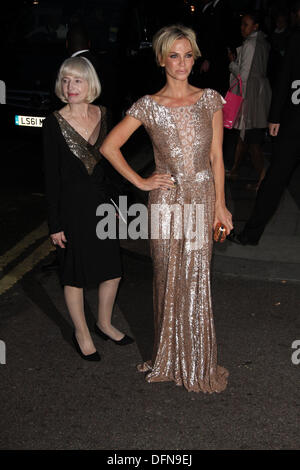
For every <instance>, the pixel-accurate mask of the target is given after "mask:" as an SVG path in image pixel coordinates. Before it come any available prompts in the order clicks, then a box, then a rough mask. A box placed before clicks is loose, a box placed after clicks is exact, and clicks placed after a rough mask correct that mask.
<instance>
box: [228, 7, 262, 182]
mask: <svg viewBox="0 0 300 470" xmlns="http://www.w3.org/2000/svg"><path fill="white" fill-rule="evenodd" d="M241 33H242V36H243V38H244V42H243V45H242V46H241V47H239V48H237V58H235V57H234V56H233V54H232V52H231V51H229V52H228V57H229V60H230V65H229V70H230V72H231V76H230V85H232V84H233V82H235V81H236V80H237V77H238V76H239V75H240V77H241V79H242V94H243V97H244V102H243V105H242V110H241V115H240V117H239V118H238V120H237V122H236V124H235V125H234V128H235V129H238V130H239V131H240V134H239V140H238V143H237V146H236V150H235V158H234V164H233V167H232V168H231V170H230V171H229V173H228V175H227V176H228V177H229V178H236V177H237V176H238V168H239V165H240V162H241V160H242V158H243V156H244V154H245V152H246V150H247V148H248V149H249V152H250V155H251V159H252V163H253V166H254V168H255V170H256V173H257V179H258V183H257V184H255V185H254V189H257V188H258V186H259V184H260V182H261V180H262V178H263V176H264V174H265V168H264V156H263V152H262V143H263V140H264V132H265V129H266V128H267V125H268V113H269V109H270V102H271V87H270V83H269V80H268V78H267V65H268V58H269V51H270V45H269V43H268V42H267V41H266V39H265V37H264V34H263V32H262V31H260V30H259V18H258V16H257V14H256V13H255V12H254V13H253V12H249V13H245V14H244V15H243V17H242V21H241ZM235 90H236V93H237V94H239V86H236V88H235Z"/></svg>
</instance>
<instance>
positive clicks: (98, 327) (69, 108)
mask: <svg viewBox="0 0 300 470" xmlns="http://www.w3.org/2000/svg"><path fill="white" fill-rule="evenodd" d="M100 91H101V85H100V82H99V79H98V76H97V74H96V72H95V69H94V68H93V66H92V64H91V63H90V62H89V61H88V60H87V59H86V58H84V57H74V58H70V59H67V60H66V61H65V62H64V63H63V64H62V66H61V68H60V70H59V73H58V77H57V81H56V88H55V92H56V94H57V96H58V97H59V98H60V99H61V100H62V101H63V102H64V103H66V106H64V107H63V108H62V109H60V110H59V111H55V112H54V113H53V114H51V115H50V116H48V117H47V118H46V119H45V121H44V126H43V132H44V160H45V183H46V197H47V202H48V214H49V228H50V237H51V240H52V243H53V244H54V245H55V246H56V247H57V252H58V258H59V264H60V279H61V283H62V285H63V286H64V295H65V301H66V304H67V307H68V310H69V313H70V316H71V318H72V321H73V323H74V327H75V330H74V334H73V341H74V344H75V347H76V349H77V352H78V353H79V354H80V356H81V357H82V358H83V359H86V360H92V361H99V360H100V355H99V353H98V352H97V351H96V348H95V346H94V343H93V340H92V338H91V335H90V332H89V329H88V326H87V323H86V319H85V314H84V297H83V288H84V287H88V286H99V308H98V321H97V322H96V323H95V332H96V333H97V334H98V335H99V336H100V337H101V338H102V339H104V340H107V339H111V340H112V341H114V342H115V344H118V345H125V344H129V343H131V342H132V341H133V340H132V339H131V338H129V337H128V336H127V335H124V334H123V333H121V332H120V331H119V330H117V329H116V328H115V327H114V326H113V325H112V324H111V314H112V309H113V305H114V301H115V297H116V293H117V289H118V285H119V281H120V278H121V261H120V253H119V244H118V240H117V239H111V238H107V239H99V238H98V237H97V234H96V226H97V223H98V222H99V217H97V216H96V209H97V207H98V206H99V204H101V203H103V202H108V200H109V198H110V185H109V182H108V181H107V175H106V174H105V171H104V161H105V160H104V159H102V157H101V155H100V153H99V147H100V145H101V143H102V141H103V139H104V137H105V134H106V127H107V110H106V108H105V107H103V106H95V105H92V104H91V102H92V101H94V100H95V99H96V98H97V97H98V96H99V95H100Z"/></svg>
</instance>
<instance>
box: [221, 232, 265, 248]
mask: <svg viewBox="0 0 300 470" xmlns="http://www.w3.org/2000/svg"><path fill="white" fill-rule="evenodd" d="M226 238H227V240H229V241H230V242H233V243H236V244H237V245H243V246H245V245H252V246H256V245H258V241H253V240H250V239H249V238H248V236H247V234H246V233H245V232H243V231H242V232H240V233H235V231H234V230H232V232H231V233H230V234H229V235H227V237H226Z"/></svg>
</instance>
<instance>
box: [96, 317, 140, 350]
mask: <svg viewBox="0 0 300 470" xmlns="http://www.w3.org/2000/svg"><path fill="white" fill-rule="evenodd" d="M95 333H96V334H97V335H98V336H100V338H101V339H103V340H104V341H107V340H108V339H110V340H111V341H112V342H113V343H115V344H117V345H118V346H126V345H127V344H131V343H134V339H132V338H130V336H127V335H124V336H123V338H122V339H120V340H119V341H117V340H116V339H112V338H111V337H110V336H108V335H106V334H105V333H103V331H101V330H100V328H99V326H98V325H97V323H95Z"/></svg>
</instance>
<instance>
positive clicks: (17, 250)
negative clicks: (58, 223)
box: [0, 222, 49, 271]
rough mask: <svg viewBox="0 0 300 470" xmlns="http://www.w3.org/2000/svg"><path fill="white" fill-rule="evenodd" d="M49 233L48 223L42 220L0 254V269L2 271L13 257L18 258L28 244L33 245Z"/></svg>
mask: <svg viewBox="0 0 300 470" xmlns="http://www.w3.org/2000/svg"><path fill="white" fill-rule="evenodd" d="M48 233H49V231H48V225H47V223H46V222H43V223H42V225H40V226H39V227H38V228H37V229H35V230H33V232H30V233H29V234H28V235H26V237H24V238H23V239H22V240H21V241H20V242H19V243H17V245H15V246H14V247H13V248H11V250H9V251H7V252H6V253H4V255H2V256H0V271H3V269H4V268H5V266H7V265H8V264H9V263H11V262H12V261H13V260H14V259H16V258H18V256H20V254H21V253H23V251H25V250H26V249H27V248H28V247H29V246H30V245H33V243H35V242H36V241H37V240H39V239H40V238H43V237H45V236H47V235H48Z"/></svg>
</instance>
